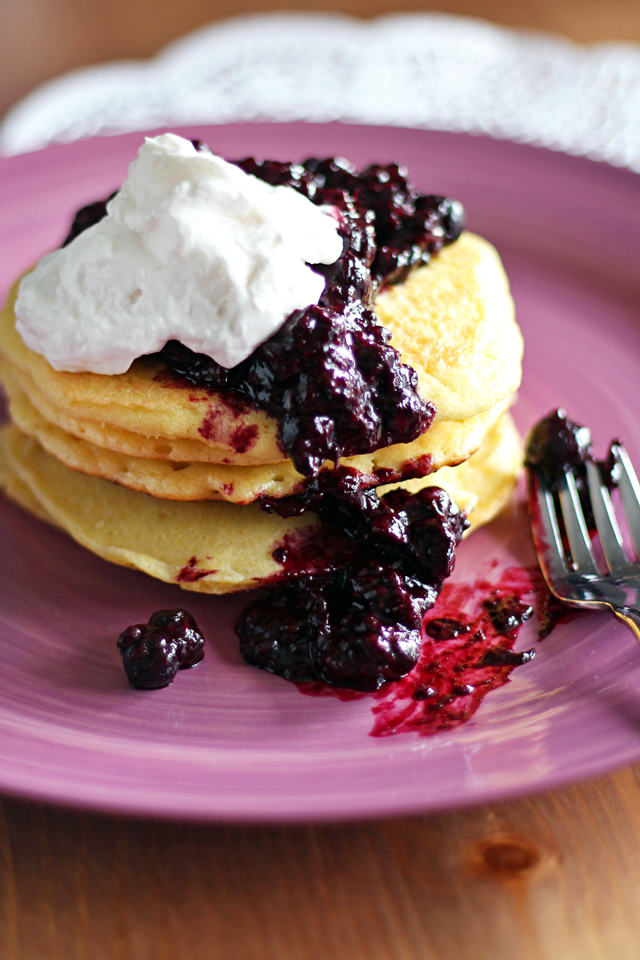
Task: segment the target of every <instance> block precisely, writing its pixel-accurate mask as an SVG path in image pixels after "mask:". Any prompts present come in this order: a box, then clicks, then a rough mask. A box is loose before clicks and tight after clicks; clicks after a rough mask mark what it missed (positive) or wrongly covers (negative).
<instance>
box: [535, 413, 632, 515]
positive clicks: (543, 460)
mask: <svg viewBox="0 0 640 960" xmlns="http://www.w3.org/2000/svg"><path fill="white" fill-rule="evenodd" d="M617 443H618V441H616V440H614V441H613V442H612V443H611V444H610V446H609V450H608V452H607V456H606V457H605V458H604V460H598V459H597V458H596V457H594V456H593V454H592V452H591V431H590V430H589V428H588V427H581V426H579V424H577V423H574V422H573V420H570V419H569V417H568V416H567V414H566V411H565V410H563V409H561V408H560V409H558V410H555V411H554V412H553V413H550V414H549V416H547V417H544V418H543V419H542V420H539V421H538V423H536V425H535V427H534V428H533V430H532V431H531V433H530V435H529V441H528V443H527V450H526V454H525V466H527V467H529V469H530V470H534V471H536V472H537V473H539V474H541V475H542V476H543V477H544V479H545V480H546V482H547V483H548V484H550V485H551V486H552V488H553V487H555V485H556V484H557V483H558V481H559V480H560V478H561V477H563V476H564V475H565V474H566V473H568V472H569V471H570V470H571V471H572V472H573V476H574V478H575V481H576V487H577V489H578V493H579V494H580V502H581V504H582V510H583V512H584V517H585V520H586V523H587V527H588V528H589V530H595V519H594V516H593V510H592V508H591V498H590V497H589V485H588V482H587V468H586V463H587V460H591V461H592V462H593V463H596V464H597V465H598V467H599V469H600V474H601V476H602V479H603V481H604V482H605V483H606V485H607V486H608V487H609V489H610V490H611V489H613V487H615V486H616V484H617V472H618V467H617V460H616V454H615V448H616V445H617ZM558 516H559V519H560V523H561V524H562V512H561V511H558Z"/></svg>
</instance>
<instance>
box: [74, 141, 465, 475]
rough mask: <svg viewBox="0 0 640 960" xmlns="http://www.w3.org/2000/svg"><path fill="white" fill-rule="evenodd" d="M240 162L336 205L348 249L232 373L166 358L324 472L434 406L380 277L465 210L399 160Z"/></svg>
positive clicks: (311, 469)
mask: <svg viewBox="0 0 640 960" xmlns="http://www.w3.org/2000/svg"><path fill="white" fill-rule="evenodd" d="M194 145H195V146H196V149H199V150H207V149H208V148H207V147H206V146H205V145H204V144H202V143H201V142H199V141H198V142H197V143H195V144H194ZM238 166H239V167H241V168H242V169H243V170H245V171H246V172H247V173H250V174H253V175H254V176H257V177H259V178H260V179H262V180H264V181H266V182H267V183H270V184H272V185H274V186H279V185H284V186H290V187H292V188H293V189H295V190H297V191H299V192H300V193H302V194H304V195H305V196H306V197H307V198H308V199H309V200H311V201H312V202H313V203H316V204H319V205H323V206H327V207H329V208H331V209H332V212H333V215H334V216H335V217H336V219H337V221H338V224H339V232H340V234H341V236H342V238H343V253H342V255H341V256H340V258H339V259H338V260H337V261H336V262H335V263H333V264H330V265H328V266H326V265H315V266H314V269H315V270H317V271H318V272H320V273H322V274H323V275H324V276H325V278H326V286H325V290H324V293H323V295H322V297H321V298H320V301H319V303H318V304H317V305H313V306H311V307H308V308H307V309H306V310H297V311H295V312H294V313H292V314H291V315H290V316H289V317H288V318H287V320H286V321H285V323H284V325H283V326H282V327H281V328H280V330H278V331H277V332H276V333H275V334H274V335H273V336H272V337H271V338H270V339H269V340H267V341H266V343H264V344H262V345H261V346H260V347H258V348H257V349H256V350H255V351H254V352H253V353H252V354H251V356H250V357H248V358H247V359H246V360H245V361H243V362H242V363H240V364H238V365H237V366H236V367H233V368H232V369H230V370H228V369H226V368H225V367H222V366H220V365H219V364H218V363H216V362H215V361H214V360H212V359H211V358H210V357H207V356H205V355H203V354H197V353H194V352H193V351H192V350H190V349H189V348H188V347H185V346H184V345H183V344H181V343H179V342H178V341H175V340H172V341H169V343H167V344H166V346H165V347H164V348H163V350H162V351H160V354H159V356H160V357H161V358H162V360H163V362H164V364H165V365H166V368H167V370H168V371H170V372H171V373H172V374H173V375H174V377H175V382H182V383H184V384H185V385H196V386H198V387H200V388H203V389H205V390H209V391H211V392H214V393H217V392H220V391H224V392H225V394H226V396H227V397H230V396H233V395H235V396H236V397H237V398H239V399H240V400H242V399H244V400H245V401H249V403H250V404H251V405H252V406H253V407H258V408H260V409H263V410H265V411H266V412H267V413H269V414H270V415H271V416H273V417H274V418H275V419H276V420H277V423H278V436H279V441H280V445H281V448H282V451H283V452H284V454H285V455H286V456H287V457H289V458H290V459H291V460H292V461H293V463H294V464H295V467H296V469H297V470H298V471H299V472H300V473H301V474H303V475H304V476H305V477H315V476H317V474H318V472H319V470H320V467H321V466H322V464H323V463H324V462H325V461H327V460H328V461H332V462H333V463H337V461H338V460H339V459H340V457H343V456H354V455H357V454H365V453H371V452H372V451H374V450H378V449H380V448H383V447H387V446H390V445H392V444H396V443H410V442H411V441H413V440H415V439H416V438H417V437H419V436H420V435H421V434H422V433H424V432H425V430H427V429H428V427H429V425H430V424H431V421H432V420H433V417H434V416H435V407H434V406H433V404H431V403H430V402H428V401H425V400H424V399H422V397H421V396H420V394H419V393H418V378H417V374H416V372H415V370H413V369H412V368H411V367H409V366H407V365H406V364H403V363H401V361H400V356H399V354H398V352H397V351H396V350H394V348H393V347H392V346H391V345H390V343H389V341H390V339H391V333H390V332H389V330H387V329H386V328H385V327H382V326H380V325H379V324H378V322H377V320H376V317H375V315H374V313H373V311H372V306H373V300H374V297H375V294H376V292H377V291H379V290H380V289H381V287H382V286H383V285H385V284H389V283H396V282H398V281H399V280H402V279H403V278H404V277H405V276H406V275H407V273H408V272H409V271H410V270H411V269H412V268H413V267H415V266H419V265H421V264H426V263H428V262H429V259H430V257H431V255H432V254H433V253H435V252H437V251H438V250H439V249H440V248H441V247H442V246H443V245H444V244H447V243H451V242H453V241H454V240H456V239H457V238H458V237H459V236H460V233H461V232H462V227H463V219H464V211H463V209H462V206H461V205H460V204H459V203H458V202H457V201H454V200H449V199H447V198H446V197H441V196H433V195H429V196H424V195H421V194H418V193H416V192H415V191H414V190H413V189H412V188H411V187H410V185H409V182H408V180H407V174H406V171H405V170H404V169H403V168H401V167H398V166H397V164H388V165H386V166H381V165H373V166H370V167H368V168H367V169H366V170H363V171H360V172H359V171H357V170H355V169H354V168H353V167H351V166H350V165H349V164H348V163H347V162H346V161H344V160H341V159H335V158H334V159H327V160H317V159H310V160H306V161H305V162H304V163H301V164H297V163H279V162H275V161H258V160H254V159H251V158H248V159H245V160H240V161H238ZM105 212H106V201H105V202H98V203H94V204H92V205H91V206H89V207H85V208H83V209H82V210H80V211H78V214H77V215H76V219H75V220H74V223H73V226H72V230H71V233H70V234H69V236H68V237H67V239H66V240H65V243H68V242H70V241H71V240H72V239H74V238H75V237H76V236H78V234H79V233H81V232H82V230H84V229H86V228H87V227H89V226H91V225H92V224H93V223H96V222H98V220H100V219H101V218H102V216H104V214H105ZM161 377H163V379H165V380H166V375H165V374H161ZM204 429H207V427H206V425H204ZM203 435H204V434H203ZM251 439H253V438H251V437H247V438H246V441H247V442H249V443H250V441H251ZM244 449H248V447H245V448H244Z"/></svg>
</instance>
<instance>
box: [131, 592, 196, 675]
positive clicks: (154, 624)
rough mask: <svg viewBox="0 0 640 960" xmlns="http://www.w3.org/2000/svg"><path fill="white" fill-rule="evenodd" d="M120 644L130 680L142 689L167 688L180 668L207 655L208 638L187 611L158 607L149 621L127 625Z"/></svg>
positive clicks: (190, 664) (194, 662) (189, 665)
mask: <svg viewBox="0 0 640 960" xmlns="http://www.w3.org/2000/svg"><path fill="white" fill-rule="evenodd" d="M117 645H118V649H119V650H120V653H121V654H122V661H123V664H124V669H125V671H126V674H127V677H128V679H129V682H130V683H131V684H132V686H134V687H137V688H138V689H140V690H157V689H159V688H160V687H167V686H168V685H169V684H170V683H172V682H173V680H174V678H175V675H176V673H177V672H178V670H182V669H184V668H185V667H193V666H195V664H196V663H199V662H200V661H201V660H202V658H203V657H204V638H203V636H202V634H201V633H200V631H199V629H198V625H197V624H196V622H195V620H194V619H193V617H192V616H191V614H190V613H187V611H186V610H158V611H157V612H156V613H154V614H153V615H152V616H151V617H150V619H149V622H148V623H137V624H134V625H133V626H131V627H127V629H126V630H124V631H123V632H122V633H121V634H120V637H119V638H118V644H117Z"/></svg>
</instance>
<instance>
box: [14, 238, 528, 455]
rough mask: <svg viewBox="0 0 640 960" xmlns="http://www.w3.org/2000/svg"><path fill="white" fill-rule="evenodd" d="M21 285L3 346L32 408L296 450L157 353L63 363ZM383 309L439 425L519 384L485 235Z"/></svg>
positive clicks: (212, 444) (463, 242) (225, 451)
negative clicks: (30, 323) (88, 365)
mask: <svg viewBox="0 0 640 960" xmlns="http://www.w3.org/2000/svg"><path fill="white" fill-rule="evenodd" d="M16 294H17V286H16V287H15V288H14V290H13V291H12V293H11V295H10V297H9V299H8V301H7V304H6V306H5V308H4V310H3V311H2V314H0V345H1V346H0V349H1V350H2V352H3V354H4V356H5V362H6V363H8V364H9V365H10V367H11V369H12V370H13V372H14V375H15V377H16V379H19V383H20V386H21V387H22V389H23V390H24V391H25V392H26V393H27V394H28V396H29V398H30V399H31V402H32V404H33V406H35V407H36V408H39V406H38V399H39V396H38V395H40V396H41V397H42V398H44V401H45V402H46V403H47V404H48V407H49V410H50V411H51V412H52V414H53V413H54V412H55V411H60V416H61V418H66V420H65V422H64V423H63V422H62V420H61V419H55V418H54V417H53V416H52V417H50V416H48V415H47V414H46V413H45V412H44V410H42V409H41V408H40V409H41V412H42V413H43V415H45V417H46V419H49V420H50V421H51V422H53V423H56V425H57V426H60V427H62V428H63V429H70V427H69V425H70V422H71V421H73V422H75V423H78V424H79V423H87V424H91V425H94V426H95V424H99V425H100V428H101V429H102V430H103V431H104V432H105V433H111V434H112V435H113V436H114V437H119V438H120V439H122V440H123V442H124V439H125V438H124V437H122V434H123V433H124V434H125V435H127V436H128V435H130V434H135V435H141V436H143V437H144V438H145V439H147V438H153V440H154V441H155V442H157V443H160V444H162V443H163V442H165V441H168V442H169V443H170V444H173V443H174V442H175V441H188V442H190V443H197V444H200V445H201V444H204V445H205V446H206V448H207V450H208V451H209V462H212V463H234V464H237V465H251V464H265V463H279V462H280V463H281V462H283V461H284V460H285V459H286V458H285V457H284V455H283V453H282V451H281V449H280V445H279V442H278V437H277V425H276V422H275V420H274V419H273V418H271V417H268V416H267V415H266V414H265V413H264V412H262V411H260V410H256V409H251V408H249V407H244V406H242V405H238V403H237V402H235V401H233V400H231V399H230V397H229V396H228V395H227V396H225V395H224V394H215V393H208V392H206V391H204V390H201V389H198V388H195V387H194V388H185V387H184V386H182V385H177V384H176V382H175V380H174V379H172V378H170V377H167V376H163V373H162V371H163V368H162V365H161V363H160V362H159V361H158V360H157V359H156V360H154V359H151V358H142V359H140V360H137V361H135V363H134V364H133V365H132V366H131V368H130V369H129V370H128V371H127V372H126V373H124V374H119V375H117V376H105V375H101V374H94V373H65V372H59V371H56V370H54V369H53V368H52V367H51V365H50V364H49V363H48V362H47V361H46V360H45V359H44V357H42V356H40V355H39V354H37V353H35V352H34V351H32V350H30V349H29V348H28V347H27V346H26V345H25V344H24V342H23V341H22V338H21V337H20V335H19V334H18V333H17V331H16V330H15V317H14V310H13V307H14V303H15V297H16ZM376 313H377V314H378V317H379V319H380V321H381V322H382V323H383V324H384V325H385V326H387V327H388V328H389V329H390V330H391V332H392V334H393V339H392V341H391V342H392V345H393V346H395V347H396V348H397V349H399V350H400V353H401V356H402V359H403V361H404V362H405V363H409V364H411V366H413V367H414V369H415V370H416V372H417V374H418V378H419V389H420V393H421V394H422V395H423V396H424V397H425V398H426V399H428V400H432V401H433V402H434V403H435V405H436V409H437V417H436V422H450V421H465V420H470V419H471V418H473V417H476V416H478V415H479V414H482V413H484V412H486V411H488V410H491V408H493V407H495V406H496V404H498V403H500V402H501V401H503V400H505V399H506V398H507V397H509V396H511V394H513V393H514V391H515V390H516V389H517V388H518V385H519V382H520V360H521V355H522V337H521V335H520V332H519V330H518V327H517V325H516V322H515V318H514V310H513V302H512V300H511V296H510V294H509V288H508V283H507V279H506V276H505V274H504V270H503V268H502V265H501V263H500V259H499V257H498V255H497V253H496V251H495V250H494V249H493V247H492V246H491V245H490V244H489V243H487V242H486V241H485V240H482V239H481V238H480V237H476V236H475V235H473V234H471V233H464V234H463V235H462V236H461V238H460V239H459V240H457V241H456V242H455V243H452V244H451V245H450V246H446V247H444V248H443V249H442V250H441V251H440V252H439V253H438V254H437V255H436V256H434V257H433V259H432V261H431V263H430V264H429V266H427V267H422V268H419V269H416V270H414V271H413V272H412V273H411V274H410V275H409V277H408V279H407V280H406V281H404V282H403V283H401V284H399V285H398V286H396V287H392V288H390V289H388V290H387V291H385V292H384V293H382V294H381V295H380V297H379V298H378V300H377V303H376ZM71 432H76V431H75V430H71ZM76 435H77V433H76ZM91 440H92V441H93V442H96V440H95V434H94V435H92V437H91ZM112 449H113V448H112ZM119 452H122V453H125V452H127V453H128V452H129V451H125V450H123V449H121V450H119ZM137 455H140V454H139V453H138V454H137ZM154 456H155V455H154ZM179 459H182V457H180V458H179ZM184 459H185V460H191V459H196V458H192V457H184Z"/></svg>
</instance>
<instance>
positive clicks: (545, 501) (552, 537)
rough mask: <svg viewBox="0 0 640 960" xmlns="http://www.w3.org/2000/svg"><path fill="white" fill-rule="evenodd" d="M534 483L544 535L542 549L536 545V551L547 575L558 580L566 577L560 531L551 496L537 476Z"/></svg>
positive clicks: (535, 532) (539, 545)
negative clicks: (547, 572)
mask: <svg viewBox="0 0 640 960" xmlns="http://www.w3.org/2000/svg"><path fill="white" fill-rule="evenodd" d="M534 482H535V491H536V501H537V504H538V517H539V518H540V523H541V525H542V530H543V533H544V547H543V546H542V545H541V544H538V543H536V549H537V551H538V554H539V557H540V562H541V564H544V566H546V567H548V571H549V574H550V575H551V577H552V578H553V579H556V580H558V579H560V578H562V577H565V576H566V575H567V565H566V563H565V558H564V549H563V547H562V537H561V536H560V529H559V527H558V518H557V517H556V508H555V504H554V502H553V494H552V493H551V491H550V490H549V489H548V488H547V487H546V486H545V484H544V482H543V481H542V479H541V478H540V477H539V476H536V477H535V481H534ZM536 534H537V530H536V529H535V527H534V536H535V535H536ZM536 539H537V537H536Z"/></svg>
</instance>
